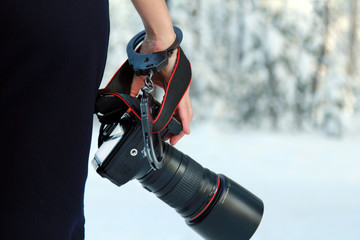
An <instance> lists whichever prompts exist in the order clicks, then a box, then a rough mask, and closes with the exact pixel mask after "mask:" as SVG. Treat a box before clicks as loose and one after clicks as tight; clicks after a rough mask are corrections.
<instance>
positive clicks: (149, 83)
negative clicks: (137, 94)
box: [141, 71, 154, 93]
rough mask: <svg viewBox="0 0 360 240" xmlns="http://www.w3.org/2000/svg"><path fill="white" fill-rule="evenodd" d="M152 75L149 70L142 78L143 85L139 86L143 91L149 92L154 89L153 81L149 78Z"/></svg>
mask: <svg viewBox="0 0 360 240" xmlns="http://www.w3.org/2000/svg"><path fill="white" fill-rule="evenodd" d="M153 75H154V74H153V72H152V71H150V73H149V75H148V76H147V77H145V78H144V86H142V88H141V90H142V91H143V92H146V93H151V92H152V91H153V90H154V82H153V81H152V80H151V78H152V76H153Z"/></svg>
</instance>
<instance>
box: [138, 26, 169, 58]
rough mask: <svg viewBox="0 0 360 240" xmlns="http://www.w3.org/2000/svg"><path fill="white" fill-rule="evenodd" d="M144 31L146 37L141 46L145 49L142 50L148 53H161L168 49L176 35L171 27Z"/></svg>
mask: <svg viewBox="0 0 360 240" xmlns="http://www.w3.org/2000/svg"><path fill="white" fill-rule="evenodd" d="M145 31H146V36H145V39H144V42H143V46H146V47H145V49H143V50H145V51H148V52H158V51H163V50H165V49H167V48H168V47H170V46H171V45H172V44H173V43H174V41H175V39H176V35H175V32H174V29H173V27H172V26H171V27H163V28H156V29H154V28H150V27H145ZM144 53H145V52H144Z"/></svg>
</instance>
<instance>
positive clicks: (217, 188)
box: [188, 176, 220, 221]
mask: <svg viewBox="0 0 360 240" xmlns="http://www.w3.org/2000/svg"><path fill="white" fill-rule="evenodd" d="M217 177H218V183H217V186H216V190H215V192H214V195H213V196H212V198H211V199H210V202H209V203H208V204H207V205H206V206H205V208H204V209H203V210H202V211H201V212H200V213H199V214H198V215H196V216H195V217H193V218H191V219H189V220H188V221H193V220H195V219H196V218H198V217H200V215H201V214H202V213H203V212H204V211H205V210H206V209H207V208H208V207H209V206H210V204H211V203H212V201H213V200H214V199H215V196H216V193H217V192H218V190H219V187H220V177H219V176H217Z"/></svg>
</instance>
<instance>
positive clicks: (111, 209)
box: [85, 123, 360, 240]
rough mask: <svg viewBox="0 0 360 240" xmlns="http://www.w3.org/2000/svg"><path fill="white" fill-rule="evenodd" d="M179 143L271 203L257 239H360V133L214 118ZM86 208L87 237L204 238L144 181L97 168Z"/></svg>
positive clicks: (91, 175)
mask: <svg viewBox="0 0 360 240" xmlns="http://www.w3.org/2000/svg"><path fill="white" fill-rule="evenodd" d="M177 148H178V149H180V150H181V151H183V152H184V153H186V154H187V155H189V156H191V157H192V158H193V159H195V160H196V161H197V162H199V163H201V164H202V165H203V166H204V167H207V168H209V169H211V170H213V171H214V172H217V173H223V174H225V175H227V176H229V177H231V178H232V179H233V180H235V181H237V182H238V183H240V184H241V185H242V186H244V187H245V188H247V189H248V190H250V191H251V192H253V193H254V194H255V195H257V196H258V197H260V198H261V199H262V200H263V201H264V204H265V213H264V217H263V220H262V222H261V224H260V227H259V228H258V230H257V232H256V233H255V235H254V237H253V238H252V239H253V240H260V239H262V240H272V239H274V240H290V239H291V240H297V239H299V240H300V239H301V240H305V239H326V240H333V239H334V240H335V239H346V240H355V239H359V236H360V136H357V137H347V138H344V139H342V140H336V139H327V138H324V137H323V136H319V135H311V134H290V133H273V132H260V131H244V130H237V129H224V128H222V129H221V128H219V127H215V124H210V123H209V124H203V125H198V126H193V127H192V134H191V135H190V136H187V137H185V138H184V139H182V141H181V142H180V143H179V144H178V145H177ZM95 150H96V149H95V147H93V148H92V154H93V153H94V151H95ZM92 154H91V156H92ZM85 214H86V239H87V240H114V239H124V240H155V239H156V240H163V239H164V240H165V239H166V240H180V239H181V240H183V239H187V240H196V239H201V238H200V237H199V236H198V235H197V234H196V233H195V232H193V231H192V230H191V229H190V228H189V227H187V226H186V224H185V223H184V221H183V219H182V218H181V217H180V216H178V215H177V213H176V212H175V211H174V210H172V209H171V208H170V207H168V206H167V205H165V204H164V203H163V202H162V201H160V200H159V199H157V198H156V197H155V196H153V195H152V194H151V193H149V192H147V191H146V190H144V189H143V188H142V187H141V186H140V184H139V183H138V182H136V181H132V182H130V183H128V184H126V185H124V186H122V187H120V188H119V187H116V186H115V185H113V184H112V183H110V182H109V181H107V180H104V179H102V178H101V177H100V176H98V175H97V174H96V173H95V171H94V170H93V169H92V167H91V166H90V169H89V178H88V181H87V187H86V195H85Z"/></svg>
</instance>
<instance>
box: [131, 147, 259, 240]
mask: <svg viewBox="0 0 360 240" xmlns="http://www.w3.org/2000/svg"><path fill="white" fill-rule="evenodd" d="M138 180H139V181H140V183H141V184H142V185H143V187H144V188H146V189H147V190H149V191H151V192H153V193H154V194H155V195H156V196H157V197H159V198H160V199H161V200H162V201H164V202H165V203H167V204H168V205H169V206H171V207H173V208H174V209H175V210H176V211H177V212H178V213H179V214H180V215H181V216H182V217H184V218H185V221H186V223H187V224H188V226H190V227H191V228H192V229H194V230H195V231H196V232H197V233H199V234H200V235H201V236H202V237H204V238H205V239H210V240H220V239H221V240H223V239H226V240H232V239H236V240H242V239H243V240H248V239H250V238H251V236H252V235H253V234H254V232H255V231H256V229H257V227H258V225H259V224H260V221H261V218H262V215H263V211H264V206H263V203H262V201H261V200H260V199H259V198H258V197H256V196H255V195H253V194H252V193H250V192H249V191H247V190H246V189H245V188H243V187H242V186H240V185H239V184H237V183H236V182H234V181H233V180H231V179H229V178H228V177H226V176H224V175H221V174H220V175H217V174H215V173H214V172H212V171H210V170H208V169H206V168H203V167H202V166H201V165H200V164H199V163H197V162H195V161H194V160H193V159H192V158H190V157H189V156H187V155H185V154H183V153H182V152H180V151H179V150H177V149H175V148H174V147H172V146H171V145H169V144H167V143H164V166H163V167H162V168H161V169H158V170H156V171H154V170H151V171H150V172H149V173H147V174H146V175H145V176H143V177H141V178H139V179H138Z"/></svg>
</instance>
